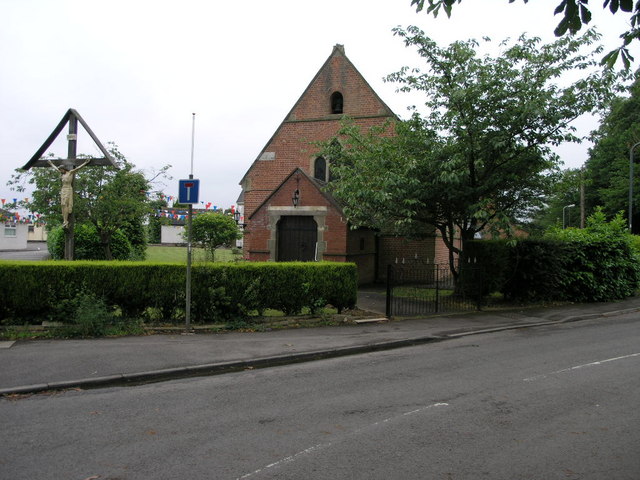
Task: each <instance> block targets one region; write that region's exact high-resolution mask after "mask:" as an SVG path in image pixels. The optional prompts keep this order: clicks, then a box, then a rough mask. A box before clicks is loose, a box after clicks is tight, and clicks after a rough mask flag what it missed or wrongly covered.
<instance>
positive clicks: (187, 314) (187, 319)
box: [184, 113, 196, 333]
mask: <svg viewBox="0 0 640 480" xmlns="http://www.w3.org/2000/svg"><path fill="white" fill-rule="evenodd" d="M191 115H192V117H191V118H192V121H191V173H189V180H192V179H193V146H194V140H195V131H196V114H195V113H192V114H191ZM192 218H193V205H192V204H191V203H190V204H189V206H188V209H187V285H186V289H187V292H186V306H185V311H184V322H185V325H184V330H185V333H190V332H191V230H192V229H191V226H192V221H191V220H192Z"/></svg>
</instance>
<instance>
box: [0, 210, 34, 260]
mask: <svg viewBox="0 0 640 480" xmlns="http://www.w3.org/2000/svg"><path fill="white" fill-rule="evenodd" d="M28 235H29V225H27V224H26V223H20V221H19V217H17V216H16V214H14V213H11V212H9V211H6V210H0V250H25V249H26V248H27V238H28Z"/></svg>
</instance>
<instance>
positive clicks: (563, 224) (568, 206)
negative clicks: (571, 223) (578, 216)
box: [562, 203, 576, 230]
mask: <svg viewBox="0 0 640 480" xmlns="http://www.w3.org/2000/svg"><path fill="white" fill-rule="evenodd" d="M575 206H576V204H575V203H572V204H571V205H565V206H564V207H562V229H563V230H564V229H565V228H567V227H565V221H564V211H565V209H567V208H571V207H575Z"/></svg>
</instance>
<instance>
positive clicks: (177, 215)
mask: <svg viewBox="0 0 640 480" xmlns="http://www.w3.org/2000/svg"><path fill="white" fill-rule="evenodd" d="M145 193H146V195H147V196H148V197H150V196H151V195H152V193H151V192H145ZM157 195H158V196H159V197H160V199H162V200H166V201H167V203H173V204H176V203H178V197H177V196H176V195H165V194H164V193H161V192H160V193H157ZM18 202H20V204H25V203H29V198H28V197H24V198H22V199H18V198H13V199H12V201H11V202H9V199H7V198H0V203H1V204H2V207H0V208H4V207H6V208H12V209H15V208H18V206H19V203H18ZM200 204H201V205H202V208H197V207H196V208H194V209H193V212H192V213H193V215H194V216H196V215H198V214H202V213H207V212H214V213H224V212H225V210H231V214H233V213H234V212H235V205H231V207H230V208H229V209H227V208H222V207H218V206H217V205H214V204H213V202H205V201H201V202H200ZM194 207H195V206H194ZM155 216H156V217H165V218H171V219H174V220H185V219H186V218H187V210H184V209H177V208H172V207H168V208H163V209H159V210H157V211H156V214H155ZM0 222H2V223H29V224H39V225H44V224H46V222H45V221H44V219H42V218H41V215H40V214H39V213H30V214H23V215H21V214H20V213H18V212H15V213H13V212H7V211H2V210H0Z"/></svg>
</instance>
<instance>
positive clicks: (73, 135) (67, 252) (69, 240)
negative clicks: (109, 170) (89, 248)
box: [22, 108, 118, 260]
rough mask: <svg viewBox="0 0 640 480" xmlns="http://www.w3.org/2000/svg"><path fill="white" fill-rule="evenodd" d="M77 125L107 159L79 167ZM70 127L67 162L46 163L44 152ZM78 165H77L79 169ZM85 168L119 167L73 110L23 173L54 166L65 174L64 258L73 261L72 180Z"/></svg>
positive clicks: (91, 161) (62, 197)
mask: <svg viewBox="0 0 640 480" xmlns="http://www.w3.org/2000/svg"><path fill="white" fill-rule="evenodd" d="M78 123H80V125H82V126H83V127H84V129H85V131H86V132H87V133H88V134H89V136H90V137H91V139H92V140H93V142H94V143H95V145H96V146H97V147H98V149H99V150H100V151H101V152H102V153H103V155H104V158H91V159H89V160H87V161H86V162H84V163H82V164H79V162H80V161H79V159H78V157H77V155H76V148H77V141H78ZM67 124H68V125H69V135H67V141H68V142H69V146H68V149H67V158H66V159H57V160H56V163H54V162H52V161H51V160H47V159H45V158H43V155H44V153H45V152H46V151H47V149H48V148H49V147H50V146H51V144H52V143H53V141H54V140H55V139H56V138H57V137H58V135H59V134H60V132H62V129H63V128H64V127H65V125H67ZM76 165H78V166H76ZM86 165H99V166H111V167H114V168H116V169H117V168H118V165H117V164H116V162H115V160H114V159H113V157H111V154H110V153H109V152H108V151H107V149H106V148H104V145H102V143H100V140H98V137H96V135H95V133H93V131H92V130H91V128H89V125H87V122H85V121H84V119H83V118H82V117H81V116H80V114H79V113H78V112H77V111H76V110H74V109H73V108H70V109H69V110H68V111H67V113H65V115H64V117H62V120H60V123H59V124H58V126H57V127H56V128H55V129H54V130H53V132H51V135H49V138H47V139H46V140H45V142H44V143H43V144H42V146H41V147H40V148H39V149H38V151H37V152H36V153H35V155H33V157H31V160H29V161H28V162H27V163H26V164H25V165H24V167H22V168H23V170H29V169H30V168H31V167H47V168H48V167H49V166H51V167H54V168H55V169H56V170H58V172H60V174H61V175H62V188H61V189H60V203H61V204H62V205H61V206H62V221H63V223H62V227H63V229H64V259H65V260H73V249H74V239H73V224H74V219H73V217H74V216H73V180H74V178H75V174H76V172H77V171H78V170H80V169H81V168H82V167H84V166H86Z"/></svg>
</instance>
